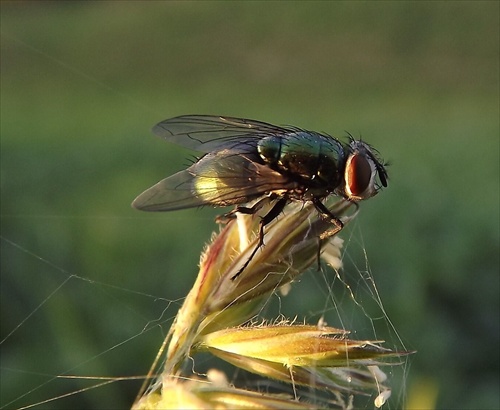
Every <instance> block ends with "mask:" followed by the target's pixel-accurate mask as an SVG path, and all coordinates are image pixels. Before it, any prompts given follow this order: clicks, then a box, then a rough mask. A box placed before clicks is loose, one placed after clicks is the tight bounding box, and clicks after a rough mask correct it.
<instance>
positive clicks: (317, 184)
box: [257, 131, 343, 192]
mask: <svg viewBox="0 0 500 410" xmlns="http://www.w3.org/2000/svg"><path fill="white" fill-rule="evenodd" d="M257 149H258V152H259V155H260V156H261V158H262V159H263V160H264V162H265V163H267V164H268V165H269V166H270V167H271V168H273V169H275V170H277V171H279V172H282V173H284V174H286V175H288V176H289V177H291V178H296V179H298V180H299V181H300V182H301V183H302V184H303V185H305V186H306V188H320V189H324V190H325V192H326V191H330V190H333V189H335V188H336V187H337V186H338V185H339V184H340V178H341V175H340V173H339V169H340V160H341V158H342V155H343V147H342V144H340V142H339V141H337V140H335V139H333V138H329V137H325V136H323V135H321V134H317V133H312V132H309V131H308V132H306V131H297V132H294V133H290V134H288V135H285V136H271V137H267V138H263V139H262V140H261V141H260V142H259V144H258V147H257Z"/></svg>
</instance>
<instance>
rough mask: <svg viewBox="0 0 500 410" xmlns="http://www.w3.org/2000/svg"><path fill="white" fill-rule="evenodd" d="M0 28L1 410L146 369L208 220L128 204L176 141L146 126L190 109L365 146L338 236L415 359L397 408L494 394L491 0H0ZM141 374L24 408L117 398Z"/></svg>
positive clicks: (184, 158) (316, 305) (495, 181)
mask: <svg viewBox="0 0 500 410" xmlns="http://www.w3.org/2000/svg"><path fill="white" fill-rule="evenodd" d="M1 35H2V39H1V190H2V191H1V194H2V195H1V236H2V241H1V252H2V254H1V333H2V335H1V340H2V344H1V345H0V348H1V366H2V368H1V382H0V383H1V405H2V408H3V407H5V408H18V407H21V406H25V405H30V404H34V403H38V402H39V401H42V400H46V399H50V398H53V397H56V396H58V395H62V394H65V393H68V392H70V391H73V390H78V389H84V388H85V387H86V386H91V385H94V384H96V382H95V381H93V380H91V381H82V380H71V379H60V378H59V379H55V376H57V375H65V374H68V375H87V376H95V375H99V376H115V377H116V376H124V377H126V376H139V375H144V374H146V372H147V370H148V368H149V365H150V363H151V362H152V360H153V357H154V355H155V354H156V351H157V349H158V347H159V345H160V343H161V341H162V339H163V336H164V334H165V332H166V330H167V329H168V326H167V324H168V322H167V323H166V324H164V326H163V327H162V326H160V325H159V323H160V322H163V321H168V320H169V319H171V317H172V316H173V315H175V313H176V311H177V309H178V306H179V303H180V301H181V299H182V297H183V296H185V294H186V293H187V291H188V289H189V287H190V285H191V284H192V282H193V281H194V278H195V275H196V271H197V264H198V258H199V253H200V251H201V249H202V248H203V244H204V243H205V242H206V241H207V240H208V238H209V237H210V234H211V232H212V231H213V230H214V229H215V228H216V227H215V224H214V222H213V217H214V216H215V215H216V214H218V213H220V212H221V210H212V209H209V208H205V209H200V210H196V209H194V210H185V211H179V212H175V213H166V214H145V213H140V212H138V211H134V210H132V209H131V208H130V202H131V201H132V200H133V199H134V197H135V196H136V195H137V194H138V193H140V192H141V191H142V190H143V189H145V188H147V187H149V186H150V185H152V184H153V183H155V182H156V181H158V180H159V179H161V178H163V177H165V176H167V175H169V174H171V173H174V172H175V171H177V170H180V169H182V168H183V167H184V166H185V165H186V164H188V163H189V161H190V156H191V155H192V153H191V152H188V151H186V150H183V149H181V148H179V147H176V146H173V145H170V144H168V143H166V142H164V141H162V140H161V139H159V138H156V137H154V136H153V135H152V134H151V133H150V131H149V130H150V128H151V127H152V126H153V125H154V124H155V123H157V122H158V121H161V120H163V119H166V118H169V117H173V116H176V115H181V114H191V113H200V114H203V113H205V114H224V115H232V116H240V117H248V118H254V119H259V120H262V121H267V122H272V123H275V124H293V125H297V126H300V127H304V128H307V129H313V130H316V131H325V132H328V133H330V134H332V135H335V136H337V137H342V136H345V135H346V132H345V131H349V132H351V133H353V135H355V136H357V135H360V134H361V135H362V136H363V138H364V139H365V140H367V141H369V142H370V143H371V144H373V145H374V146H375V147H377V148H378V149H379V151H380V152H381V153H382V156H383V158H384V159H385V160H388V161H389V162H390V163H391V166H390V168H389V174H390V182H389V187H388V188H387V189H386V190H384V191H383V192H382V193H381V194H380V195H379V196H377V197H376V198H374V199H372V200H370V201H368V202H366V203H364V204H362V212H361V215H360V217H359V218H358V219H357V221H356V224H355V226H354V229H351V231H348V232H347V231H346V234H345V235H343V237H344V238H346V239H347V238H351V242H350V243H352V245H349V247H347V252H350V251H351V250H352V252H353V253H352V255H356V256H352V255H351V258H352V259H353V260H354V261H355V264H356V265H357V266H360V267H363V266H364V265H365V260H364V256H363V253H362V251H363V250H365V251H366V254H367V262H368V263H369V267H370V271H371V273H372V275H373V277H374V278H375V281H376V283H377V285H378V289H379V292H380V297H381V299H382V301H383V303H384V306H385V309H386V312H387V315H388V317H389V318H390V319H391V321H392V323H393V325H394V327H395V328H396V330H397V334H399V336H400V337H401V339H402V341H403V342H404V345H405V346H406V347H407V348H408V349H412V350H417V351H418V353H417V354H416V355H414V356H412V357H411V359H410V360H409V364H408V365H407V366H406V368H405V372H404V376H405V379H404V381H403V384H405V389H406V394H407V395H408V396H409V397H408V400H407V401H406V402H412V401H413V400H416V398H417V399H418V398H420V399H421V400H426V397H427V396H429V397H431V396H432V392H433V391H437V399H436V402H435V403H433V401H432V397H431V399H430V403H431V404H432V403H433V405H434V406H435V407H436V408H440V409H441V408H447V409H451V408H455V409H459V408H460V409H462V408H463V409H465V408H470V409H472V408H474V409H493V408H499V407H500V403H499V387H498V386H499V349H498V346H499V320H500V319H499V316H500V315H499V310H500V307H499V3H498V2H481V1H472V2H466V1H461V2H452V1H449V2H317V3H316V2H307V3H305V2H304V3H302V2H293V3H292V2H290V3H289V2H265V3H264V2H248V3H246V2H231V3H229V2H159V1H155V2H153V1H152V2H134V1H127V2H120V1H112V2H107V1H99V2H74V1H71V2H70V1H68V2H62V1H54V2H42V1H36V2H4V1H2V2H1ZM356 243H357V244H358V245H356ZM359 250H360V251H361V252H358V251H359ZM357 254H359V256H357ZM327 274H328V273H327ZM313 275H314V272H312V274H311V275H309V276H313ZM331 275H333V273H331ZM282 302H283V304H284V305H283V307H282V310H283V311H284V312H285V313H286V314H289V315H291V316H293V315H294V313H293V312H295V314H299V315H304V316H306V317H307V316H308V314H310V312H314V311H318V310H321V308H322V307H324V304H325V295H324V294H321V293H318V282H316V283H314V280H312V281H309V282H308V281H307V280H306V279H304V283H301V284H298V285H297V286H296V288H295V293H294V294H293V296H292V300H291V302H292V304H293V308H294V309H288V308H287V305H286V303H290V302H287V298H283V299H282ZM332 313H334V312H332ZM310 317H311V318H313V314H310ZM336 318H337V316H336V315H335V314H332V316H331V317H330V318H329V319H328V323H329V324H330V325H333V326H338V325H339V324H338V323H336V322H335V319H336ZM386 322H387V321H386ZM143 329H147V331H145V332H143V331H142V330H143ZM361 334H362V333H361ZM371 336H372V337H373V331H372V334H371ZM377 336H378V337H381V338H386V340H387V341H388V343H389V347H396V348H397V347H399V346H398V345H397V344H398V341H397V336H395V334H394V332H388V335H387V336H386V335H384V332H383V330H380V331H377ZM365 337H370V335H369V334H368V335H367V336H365ZM140 383H141V381H140V380H139V381H123V382H115V383H112V384H110V385H107V386H105V387H102V388H98V389H93V390H91V391H88V392H82V393H79V394H76V395H74V396H70V397H68V398H64V399H60V400H57V401H53V402H50V403H47V404H42V405H39V406H38V407H37V408H123V407H127V406H129V405H130V404H131V402H132V400H133V399H134V397H135V394H136V393H137V390H138V389H139V385H140ZM397 383H398V382H397V381H391V382H390V384H397ZM391 400H392V399H391ZM417 402H418V400H417ZM420 403H423V401H421V402H420ZM403 406H405V400H404V399H403V398H402V397H401V396H398V397H396V398H395V399H394V401H393V402H392V404H390V406H389V407H390V408H400V407H403Z"/></svg>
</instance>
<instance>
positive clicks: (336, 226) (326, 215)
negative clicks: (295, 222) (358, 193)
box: [312, 199, 359, 239]
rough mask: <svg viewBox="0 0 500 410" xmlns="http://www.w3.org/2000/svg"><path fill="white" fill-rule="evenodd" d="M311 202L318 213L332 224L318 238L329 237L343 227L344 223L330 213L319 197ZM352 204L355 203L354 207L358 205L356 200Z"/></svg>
mask: <svg viewBox="0 0 500 410" xmlns="http://www.w3.org/2000/svg"><path fill="white" fill-rule="evenodd" d="M312 202H313V205H314V207H315V208H316V210H317V211H318V212H319V214H320V215H321V216H322V217H323V218H325V219H328V220H330V222H331V223H332V224H333V225H334V226H333V227H332V229H328V230H327V231H326V232H323V233H322V234H321V236H320V239H326V238H330V237H332V236H333V235H335V234H337V233H339V232H340V231H341V230H342V229H343V228H344V223H343V222H342V221H341V220H340V219H339V218H338V217H337V216H336V215H334V214H332V213H331V212H330V211H329V210H328V208H327V207H326V206H325V205H324V204H323V203H322V202H321V201H320V200H319V199H314V200H313V201H312ZM353 204H354V205H356V209H357V208H358V207H359V205H358V204H357V203H356V202H353Z"/></svg>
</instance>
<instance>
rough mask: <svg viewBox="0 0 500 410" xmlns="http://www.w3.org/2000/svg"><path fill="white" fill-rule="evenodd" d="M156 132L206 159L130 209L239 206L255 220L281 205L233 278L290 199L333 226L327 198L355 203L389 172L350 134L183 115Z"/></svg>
mask: <svg viewBox="0 0 500 410" xmlns="http://www.w3.org/2000/svg"><path fill="white" fill-rule="evenodd" d="M153 133H154V134H156V135H158V136H160V137H163V138H165V139H166V140H167V141H170V142H173V143H176V144H178V145H182V146H183V147H186V148H190V149H193V150H195V151H198V152H202V153H205V154H204V155H203V156H202V157H201V158H199V159H198V160H197V161H196V162H195V163H193V164H192V165H191V166H190V167H189V168H187V169H185V170H183V171H180V172H178V173H176V174H174V175H172V176H170V177H168V178H165V179H163V180H161V181H160V182H158V183H157V184H156V185H153V186H152V187H151V188H149V189H147V190H146V191H144V192H143V193H142V194H140V195H139V196H138V197H137V198H136V199H135V200H134V202H133V203H132V206H133V207H134V208H136V209H140V210H142V211H173V210H177V209H184V208H192V207H197V206H201V205H213V206H218V207H225V206H230V205H236V208H235V209H234V210H233V211H231V212H229V213H228V214H225V215H224V216H225V217H231V216H233V215H234V213H236V212H241V213H247V214H253V213H255V212H256V211H257V210H258V209H259V208H260V207H261V206H262V202H261V201H257V202H256V203H255V204H254V205H253V206H252V207H245V206H243V205H242V204H245V203H247V202H249V201H252V200H255V199H259V198H263V199H264V198H265V199H267V198H271V199H275V200H276V202H275V204H274V205H273V208H272V209H271V210H270V211H269V212H268V213H267V214H266V215H265V216H264V217H263V218H262V220H261V222H260V231H259V242H258V245H257V247H256V248H255V249H254V251H253V252H252V254H251V256H250V258H249V259H248V260H247V262H246V263H245V264H244V265H243V267H242V268H241V269H240V270H239V272H238V273H237V274H236V275H235V276H234V277H233V278H232V279H233V280H234V279H236V277H238V276H239V274H240V273H241V272H242V271H243V270H244V269H245V268H246V266H247V265H248V263H249V262H250V260H251V259H252V257H253V256H254V255H255V253H256V252H257V250H258V249H259V248H260V247H261V246H262V245H263V244H264V227H265V226H266V225H267V224H269V223H270V222H271V221H272V220H274V219H275V218H276V217H277V216H278V215H279V214H280V213H281V211H283V209H284V208H285V206H286V204H287V203H288V202H290V201H310V202H312V204H313V205H314V207H315V208H316V209H317V211H318V212H319V213H320V215H321V216H322V217H324V218H326V219H328V220H330V221H331V223H332V225H333V228H332V230H331V231H329V232H328V234H327V235H325V236H330V235H333V234H335V233H337V232H339V231H340V230H341V229H342V228H343V226H344V225H343V223H342V221H341V220H340V219H339V218H338V217H337V216H335V215H334V214H333V213H331V212H330V211H329V210H328V208H327V207H326V206H325V205H324V204H323V202H322V201H323V200H324V199H325V198H326V197H328V196H329V195H336V196H339V197H342V198H344V199H346V200H348V201H351V202H354V203H357V202H358V201H361V200H364V199H368V198H370V197H372V196H374V195H375V194H376V193H377V192H378V191H379V190H380V189H381V188H382V187H387V172H386V170H385V167H384V164H383V162H382V161H381V160H380V159H379V158H378V156H377V151H376V150H375V149H374V148H372V147H371V146H370V145H368V144H367V143H365V142H364V141H361V140H355V139H354V138H352V137H351V136H350V138H349V142H347V143H343V142H341V141H339V140H338V139H336V138H334V137H331V136H328V135H324V134H321V133H318V132H314V131H307V130H304V129H301V128H298V127H293V126H283V127H280V126H276V125H271V124H267V123H265V122H261V121H255V120H249V119H243V118H233V117H219V116H211V115H183V116H180V117H175V118H171V119H168V120H165V121H162V122H160V123H158V124H157V125H156V126H154V127H153Z"/></svg>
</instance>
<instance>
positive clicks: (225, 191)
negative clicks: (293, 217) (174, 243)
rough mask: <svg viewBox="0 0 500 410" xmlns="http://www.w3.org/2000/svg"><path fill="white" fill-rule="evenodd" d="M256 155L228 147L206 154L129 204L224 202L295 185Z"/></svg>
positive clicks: (159, 207) (152, 207)
mask: <svg viewBox="0 0 500 410" xmlns="http://www.w3.org/2000/svg"><path fill="white" fill-rule="evenodd" d="M256 159H257V158H256V157H255V156H252V155H250V154H241V153H239V152H238V153H235V152H234V151H231V150H223V151H219V152H213V153H210V154H207V155H205V156H204V157H202V158H201V159H200V160H199V161H198V162H196V163H195V164H193V165H191V166H190V167H189V168H188V169H186V170H184V171H180V172H178V173H177V174H174V175H172V176H170V177H168V178H165V179H163V180H162V181H160V182H158V183H157V184H156V185H154V186H152V187H151V188H149V189H147V190H146V191H144V192H143V193H142V194H140V195H139V196H138V197H137V198H136V199H135V200H134V202H133V203H132V206H133V207H134V208H137V209H140V210H143V211H173V210H176V209H184V208H192V207H197V206H201V205H215V206H228V205H234V204H241V203H245V202H248V201H250V200H251V199H253V198H257V197H259V196H262V195H265V194H267V193H270V192H276V193H280V192H285V191H287V190H289V189H293V188H295V183H294V182H293V181H290V180H289V179H288V178H286V177H285V176H283V175H281V174H280V173H279V172H276V171H273V170H272V169H270V168H269V167H267V166H265V165H262V164H259V163H258V162H256Z"/></svg>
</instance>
